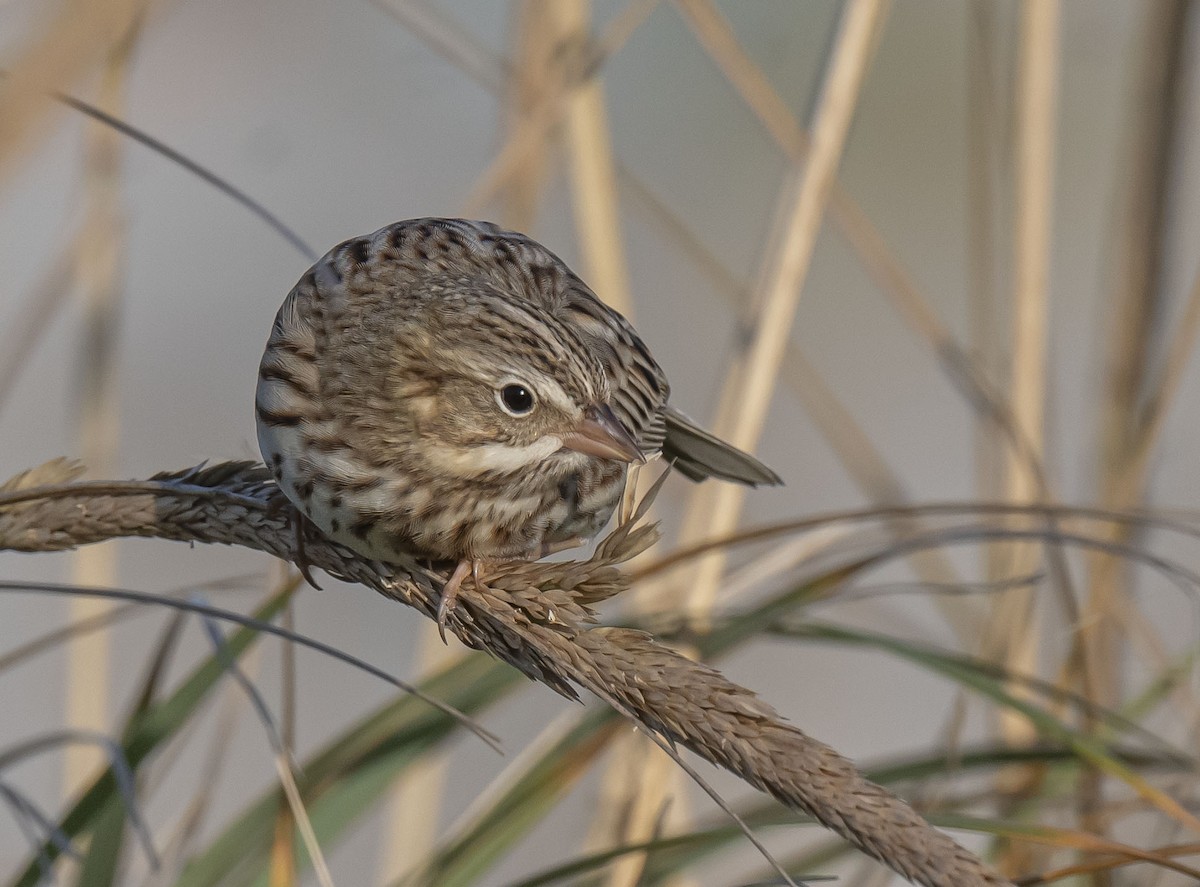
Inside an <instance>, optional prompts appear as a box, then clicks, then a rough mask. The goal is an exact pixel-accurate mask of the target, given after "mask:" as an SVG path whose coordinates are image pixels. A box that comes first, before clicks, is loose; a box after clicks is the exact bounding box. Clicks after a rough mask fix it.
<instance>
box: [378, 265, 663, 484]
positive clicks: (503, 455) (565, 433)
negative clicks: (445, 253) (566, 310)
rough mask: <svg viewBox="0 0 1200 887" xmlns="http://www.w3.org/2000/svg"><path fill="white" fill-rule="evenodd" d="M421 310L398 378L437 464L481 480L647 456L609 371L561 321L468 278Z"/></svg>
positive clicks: (402, 345)
mask: <svg viewBox="0 0 1200 887" xmlns="http://www.w3.org/2000/svg"><path fill="white" fill-rule="evenodd" d="M460 296H461V297H460ZM417 311H418V312H419V313H420V314H421V315H422V316H419V317H413V318H411V323H406V324H405V327H406V331H407V337H406V338H405V340H403V341H398V342H397V351H398V353H397V355H396V366H395V372H394V373H393V374H392V376H393V379H394V384H396V385H397V386H398V388H399V391H397V394H398V395H399V397H397V399H396V402H397V405H398V406H400V407H401V408H402V409H404V410H405V411H406V412H407V413H408V415H409V417H410V418H411V420H412V423H413V428H414V430H415V431H416V432H417V434H418V435H419V436H420V438H421V439H422V440H424V441H426V442H427V444H428V446H427V447H426V448H425V453H426V454H427V457H428V458H430V459H431V460H433V461H435V462H436V463H437V464H438V466H439V467H440V468H442V469H444V470H446V471H448V472H450V473H452V474H454V475H456V476H459V477H477V476H483V475H497V474H499V475H510V474H519V473H523V472H526V471H529V470H531V469H535V468H551V469H555V468H557V469H560V470H562V471H563V472H564V473H565V472H568V471H571V470H574V469H575V468H577V467H579V465H580V464H581V463H582V461H583V460H586V459H589V458H600V459H613V460H618V461H622V462H634V461H640V460H642V458H643V455H642V452H641V451H640V450H639V448H638V445H637V442H636V440H635V438H634V436H633V434H632V433H631V431H630V429H628V428H627V427H626V426H625V425H624V424H623V423H622V421H621V420H620V418H619V417H618V416H617V414H616V413H615V412H614V411H613V409H612V408H611V406H610V405H609V400H610V397H609V388H608V381H607V379H606V377H605V373H604V370H603V367H602V366H601V364H600V362H599V361H598V360H597V359H596V358H595V357H594V355H593V354H592V353H591V352H590V350H589V348H588V346H587V344H586V342H585V341H583V340H582V339H580V338H579V337H578V336H576V335H572V333H571V331H570V330H569V329H568V328H566V327H565V326H564V325H563V324H561V323H558V322H556V321H555V320H554V319H553V318H552V317H547V316H545V315H544V314H542V315H539V314H538V313H536V312H534V311H531V310H530V308H529V307H528V306H525V305H521V304H519V303H515V302H513V301H512V300H509V299H506V298H504V297H503V296H501V295H500V294H498V293H495V292H494V291H487V290H485V291H482V292H481V291H479V290H478V287H476V288H475V289H474V290H472V289H471V288H469V287H468V286H467V285H466V283H465V282H463V281H458V282H457V283H456V286H455V292H454V294H453V295H449V294H446V293H442V294H441V295H440V296H439V297H438V298H437V299H431V300H429V301H428V302H426V303H425V304H423V305H421V306H419V307H418V309H417Z"/></svg>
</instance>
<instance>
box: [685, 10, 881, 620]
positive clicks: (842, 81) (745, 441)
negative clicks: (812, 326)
mask: <svg viewBox="0 0 1200 887" xmlns="http://www.w3.org/2000/svg"><path fill="white" fill-rule="evenodd" d="M886 9H887V3H886V2H884V0H850V2H848V3H847V4H846V6H845V8H844V11H843V13H842V18H841V21H840V23H839V26H838V35H837V38H836V41H835V44H834V48H833V52H832V55H831V57H830V60H829V65H828V67H827V69H826V72H825V78H824V82H823V84H822V87H821V97H820V100H819V103H818V106H817V111H816V115H815V117H814V124H813V129H812V133H813V143H812V151H811V153H810V155H809V159H808V163H807V164H806V166H805V167H804V169H803V170H794V171H793V172H791V173H790V174H789V181H788V183H787V184H786V185H785V187H784V189H783V198H782V200H781V203H780V213H779V216H778V221H777V223H776V232H775V235H774V237H773V238H772V245H771V248H770V251H769V253H768V255H767V257H766V258H765V260H764V263H763V274H762V277H761V281H760V283H759V287H758V292H759V296H758V298H757V300H756V304H757V305H758V314H757V317H756V319H755V320H756V326H755V330H754V333H753V336H752V339H751V341H750V344H749V347H748V349H747V352H746V356H745V362H744V364H743V366H744V369H743V370H742V371H740V372H734V373H731V374H730V376H729V381H728V382H727V383H726V391H727V392H728V391H730V390H731V389H732V388H733V387H734V386H737V397H736V398H733V397H732V396H730V395H728V394H727V395H725V396H723V399H724V400H725V401H726V402H728V403H731V404H732V406H731V408H730V410H729V412H728V415H727V416H726V417H722V418H723V419H725V421H722V422H721V423H720V424H719V425H718V427H717V433H718V434H720V435H722V436H723V437H725V438H726V439H727V440H729V441H730V442H731V443H733V444H734V445H735V446H738V447H741V448H742V449H745V450H751V451H752V450H753V449H754V448H755V446H756V445H757V443H758V439H759V436H760V435H761V433H762V429H763V425H764V423H765V419H766V413H767V407H768V405H769V403H770V398H771V394H772V393H773V391H774V388H775V381H776V377H777V374H778V371H779V366H780V363H781V362H782V359H783V353H784V350H785V349H786V347H787V342H788V339H789V338H790V336H791V328H792V318H793V317H794V315H795V310H796V307H797V305H798V303H799V299H800V291H801V288H802V286H803V284H804V279H805V277H806V276H807V272H808V268H809V264H810V261H811V259H812V253H813V249H814V247H815V244H816V239H817V234H818V232H819V231H820V226H821V220H822V218H823V216H824V212H825V206H826V203H827V201H828V198H829V193H830V191H831V189H832V186H833V182H834V177H835V174H836V171H837V165H838V161H839V160H840V159H841V154H842V147H843V145H844V143H845V138H846V133H847V132H848V130H849V126H850V121H851V119H852V118H853V114H854V108H855V106H856V104H857V100H858V91H859V87H860V86H861V84H862V81H863V79H864V77H865V76H866V70H867V67H868V65H869V63H870V60H871V58H872V49H873V48H874V45H875V42H876V37H877V35H878V33H879V30H880V28H881V26H882V23H883V20H884V17H885V14H886ZM743 499H744V496H743V490H742V489H741V488H740V487H735V486H733V485H731V484H729V485H722V486H716V487H711V488H710V489H709V490H708V491H703V492H701V493H700V494H698V495H697V496H696V503H697V504H696V506H695V507H694V508H692V509H690V510H689V514H688V520H687V523H686V524H685V530H684V533H685V535H684V536H683V538H684V539H691V538H701V537H704V536H721V535H725V534H726V533H728V532H729V531H730V530H732V529H733V528H734V527H735V526H736V525H737V522H738V515H739V513H740V511H741V505H742V502H743ZM700 503H703V504H702V505H701V504H700ZM724 565H725V558H724V557H723V556H722V555H721V554H713V555H710V556H707V557H705V558H703V559H701V561H700V562H699V564H698V565H697V568H696V573H695V578H694V580H693V582H692V592H691V594H690V595H689V602H688V607H689V611H690V612H691V614H692V616H693V617H694V618H696V619H697V620H700V621H706V620H707V618H708V612H709V610H710V608H711V606H712V603H713V601H714V600H715V597H716V591H717V587H718V583H719V581H720V576H721V573H722V572H723V571H724Z"/></svg>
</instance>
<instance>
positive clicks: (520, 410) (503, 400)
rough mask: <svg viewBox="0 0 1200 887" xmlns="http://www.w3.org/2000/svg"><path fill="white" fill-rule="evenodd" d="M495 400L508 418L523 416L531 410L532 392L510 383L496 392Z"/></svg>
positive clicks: (524, 387)
mask: <svg viewBox="0 0 1200 887" xmlns="http://www.w3.org/2000/svg"><path fill="white" fill-rule="evenodd" d="M496 400H497V401H499V402H500V406H501V407H503V409H504V412H506V413H508V414H509V415H510V416H525V415H528V414H529V412H530V411H531V410H532V409H533V402H534V398H533V391H532V390H530V389H529V387H528V386H525V385H522V384H520V383H519V382H510V383H509V384H508V385H505V386H504V387H503V388H501V389H500V390H499V391H497V392H496Z"/></svg>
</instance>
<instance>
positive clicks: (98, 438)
mask: <svg viewBox="0 0 1200 887" xmlns="http://www.w3.org/2000/svg"><path fill="white" fill-rule="evenodd" d="M135 42H136V35H135V34H134V33H130V34H129V35H128V39H126V40H125V41H123V42H122V43H121V44H120V46H118V47H117V49H116V50H115V51H114V53H113V55H112V56H111V58H110V59H109V60H108V63H107V65H106V66H105V69H104V72H103V75H102V77H101V82H100V94H99V96H98V99H97V100H98V103H99V104H100V105H101V107H106V108H108V109H109V110H113V111H115V110H116V109H117V108H119V107H120V106H121V105H122V104H123V100H124V92H125V83H126V77H127V73H128V64H129V60H130V55H131V53H132V51H133V48H134V45H135ZM85 138H86V144H85V152H86V153H85V160H84V192H85V198H84V199H85V201H86V205H87V209H86V212H85V217H84V220H83V225H82V229H81V232H80V240H79V247H80V248H79V262H78V265H77V266H76V271H75V273H76V277H77V279H78V281H79V285H80V289H81V292H82V296H83V309H84V329H83V345H82V347H81V349H80V358H79V364H78V375H77V377H76V381H75V389H76V397H77V399H78V409H79V413H78V417H79V418H78V423H79V424H78V447H79V452H80V455H81V457H82V458H83V459H84V460H86V462H87V464H88V465H90V466H92V470H94V471H97V472H99V473H100V474H101V475H102V476H104V475H111V474H112V473H113V472H114V470H115V469H116V461H117V453H118V447H119V436H120V434H119V418H118V413H119V388H118V384H117V327H118V318H119V312H120V291H121V286H122V277H123V274H122V270H121V264H122V253H123V251H124V248H125V220H124V215H123V213H122V211H121V205H120V204H121V198H120V189H121V170H120V160H121V152H122V148H123V143H122V140H121V137H120V136H119V135H118V134H117V133H115V132H113V131H112V130H111V129H109V128H108V127H105V126H101V125H100V124H97V123H89V124H88V126H87V129H86V136H85ZM71 578H72V581H73V582H76V583H78V584H80V585H112V584H114V583H115V580H116V548H115V547H114V546H112V545H98V546H95V547H94V549H88V550H83V551H79V552H77V553H76V554H75V556H74V558H73V561H72V569H71ZM111 606H112V605H111V603H110V602H106V601H99V600H87V599H79V600H73V601H72V602H71V604H70V607H69V614H70V615H69V619H70V621H72V622H81V621H86V620H89V619H94V618H96V617H101V616H105V615H107V613H108V612H109V610H110V609H111ZM110 644H111V640H110V634H109V632H108V631H107V630H106V629H101V630H99V631H95V632H92V633H90V634H86V635H81V636H79V637H78V638H76V639H74V640H73V641H72V642H71V643H70V644H69V645H68V646H67V676H66V701H65V706H66V712H65V719H66V723H68V724H69V725H71V726H73V727H78V728H81V729H91V730H98V731H104V730H106V729H108V728H109V727H110V726H111V725H110V724H109V723H108V719H109V716H110V710H111V706H112V703H111V701H110V697H109V687H108V680H109V672H110V662H109V660H110V652H109V651H110ZM102 763H103V761H102V759H101V757H100V756H98V754H97V753H96V750H94V749H88V748H86V747H72V748H70V749H68V750H67V753H66V756H65V763H64V774H63V779H64V787H65V789H66V793H67V794H68V795H70V794H73V793H74V792H75V791H76V789H77V788H78V787H79V786H80V785H82V784H83V783H84V781H85V780H87V779H88V778H89V777H90V776H91V774H92V771H93V770H95V769H96V768H97V767H99V766H100V765H102Z"/></svg>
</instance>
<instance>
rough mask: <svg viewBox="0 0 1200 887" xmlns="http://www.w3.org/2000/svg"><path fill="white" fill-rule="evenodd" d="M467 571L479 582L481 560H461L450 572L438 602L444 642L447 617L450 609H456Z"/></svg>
mask: <svg viewBox="0 0 1200 887" xmlns="http://www.w3.org/2000/svg"><path fill="white" fill-rule="evenodd" d="M467 573H472V574H473V575H474V576H475V583H476V584H478V583H479V561H477V560H475V561H472V560H462V561H459V562H458V566H457V567H455V568H454V572H453V573H451V574H450V578H449V579H447V580H446V584H445V586H444V587H443V588H442V599H441V601H440V602H439V603H438V609H437V625H438V634H439V635H441V638H442V643H443V644H444V643H446V619H447V618H448V617H449V616H450V611H451V610H453V609H454V601H455V599H456V598H457V597H458V590H459V589H460V588H462V584H463V580H464V579H466V578H467Z"/></svg>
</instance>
